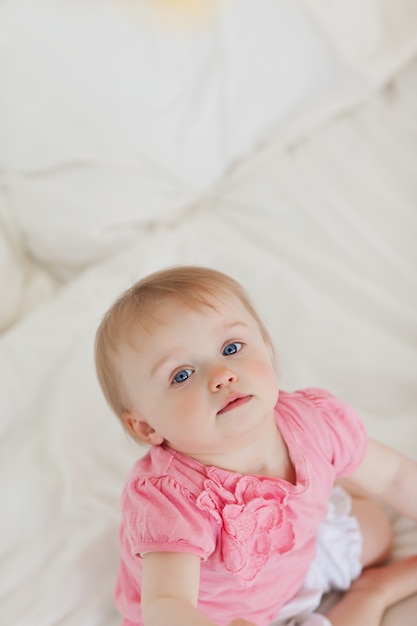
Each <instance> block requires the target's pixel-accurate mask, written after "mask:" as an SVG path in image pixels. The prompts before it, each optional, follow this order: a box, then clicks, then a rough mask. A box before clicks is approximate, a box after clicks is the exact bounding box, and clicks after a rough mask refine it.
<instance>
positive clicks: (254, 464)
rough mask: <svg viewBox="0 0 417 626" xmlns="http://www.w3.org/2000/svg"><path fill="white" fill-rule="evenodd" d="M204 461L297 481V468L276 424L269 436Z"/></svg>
mask: <svg viewBox="0 0 417 626" xmlns="http://www.w3.org/2000/svg"><path fill="white" fill-rule="evenodd" d="M204 463H205V464H206V465H215V466H217V467H220V468H221V469H225V470H228V471H231V472H236V473H239V474H250V475H256V476H270V477H271V478H281V479H283V480H286V481H288V482H291V483H293V484H295V482H296V475H295V468H294V466H293V464H292V461H291V459H290V456H289V453H288V449H287V446H286V444H285V441H284V440H283V438H282V436H281V433H280V432H279V430H278V428H276V426H275V424H274V428H273V430H272V431H271V432H269V433H268V436H266V437H264V438H262V439H260V440H256V441H255V440H251V441H250V442H246V443H245V445H243V446H242V447H237V448H236V449H235V452H234V453H233V452H232V451H230V450H229V451H228V454H227V457H226V458H223V457H222V456H219V457H213V458H212V459H210V460H209V459H205V461H204Z"/></svg>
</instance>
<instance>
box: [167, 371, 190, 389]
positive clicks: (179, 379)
mask: <svg viewBox="0 0 417 626" xmlns="http://www.w3.org/2000/svg"><path fill="white" fill-rule="evenodd" d="M192 373H193V370H191V369H185V370H180V371H179V372H177V373H176V374H175V376H174V378H173V379H172V382H173V383H175V384H177V385H178V384H179V383H183V382H185V381H186V380H187V379H188V378H190V376H191V374H192Z"/></svg>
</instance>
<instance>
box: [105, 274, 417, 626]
mask: <svg viewBox="0 0 417 626" xmlns="http://www.w3.org/2000/svg"><path fill="white" fill-rule="evenodd" d="M96 365H97V372H98V378H99V381H100V384H101V387H102V389H103V392H104V395H105V397H106V399H107V401H108V402H109V404H110V406H111V407H112V409H113V410H114V412H115V413H116V414H117V415H118V416H119V418H120V420H121V422H122V424H123V426H124V427H125V429H126V430H127V432H128V433H129V434H130V435H131V436H132V437H133V438H134V439H135V440H137V441H138V442H144V443H146V444H149V445H150V449H149V451H148V452H147V453H146V455H145V456H144V457H143V458H140V459H139V460H138V461H137V462H136V464H135V465H134V467H133V469H132V471H131V473H130V475H129V476H128V478H127V481H126V484H125V488H124V491H123V495H122V523H121V529H120V542H121V556H120V568H119V573H118V579H117V585H116V591H115V599H116V604H117V607H118V608H119V610H120V612H121V613H122V615H123V616H124V620H123V625H124V626H142V625H143V624H145V625H146V626H162V625H164V626H165V625H168V624H169V626H187V625H189V626H213V625H217V626H228V625H233V626H238V625H243V624H252V625H256V626H268V625H270V624H272V623H274V624H275V623H278V624H279V623H285V624H286V625H290V624H294V625H295V624H297V625H298V624H304V625H307V624H308V625H309V626H310V625H311V626H313V624H314V625H323V626H324V625H327V626H328V625H329V624H332V625H333V626H350V625H352V626H353V625H354V626H357V625H358V624H366V626H377V625H379V624H381V621H382V617H383V614H384V612H385V610H386V609H387V608H388V607H389V606H390V605H392V604H394V603H396V602H397V601H399V600H400V599H402V598H404V597H406V596H407V595H411V594H412V593H415V592H417V558H416V557H411V558H409V559H406V560H404V561H401V562H399V563H394V564H390V565H385V566H383V567H376V566H378V565H381V564H382V563H383V562H384V561H385V560H386V559H387V556H388V555H389V551H390V544H391V534H390V526H389V522H388V519H387V516H386V514H385V512H384V510H383V509H382V508H381V507H380V506H379V505H378V504H377V503H376V502H375V501H374V500H373V499H372V498H370V497H368V495H365V494H370V496H373V495H376V496H378V497H379V498H381V499H382V500H383V501H385V502H386V503H388V504H389V505H391V506H392V507H394V508H395V509H396V510H397V511H399V512H401V513H402V514H405V515H408V516H410V517H412V518H414V519H417V463H415V462H413V461H412V460H411V459H408V458H406V457H404V456H402V455H400V454H399V453H397V452H395V451H393V450H392V449H390V448H388V447H386V446H383V445H381V444H379V443H377V442H376V441H373V440H370V439H368V438H367V436H366V434H365V431H364V428H363V426H362V423H361V421H360V418H359V417H358V415H357V414H356V413H355V411H353V409H352V408H350V407H349V406H347V405H345V404H343V403H342V402H341V401H340V400H338V399H337V398H335V397H334V396H333V395H331V394H330V393H328V392H327V391H323V390H321V389H317V388H309V389H305V390H302V391H296V392H294V393H289V392H285V391H283V390H279V381H278V379H277V373H276V369H275V366H274V350H273V345H272V341H271V339H270V337H269V334H268V332H267V329H266V328H265V326H264V324H263V323H262V321H261V320H260V318H259V317H258V315H257V313H256V311H255V309H254V308H253V306H252V304H251V302H250V300H249V299H248V297H247V295H246V293H245V292H244V290H243V289H242V287H241V286H240V285H239V284H238V283H237V282H236V281H235V280H233V279H232V278H230V277H228V276H226V275H225V274H222V273H220V272H217V271H215V270H212V269H208V268H202V267H176V268H171V269H168V270H165V271H161V272H157V273H155V274H152V275H150V276H148V277H146V278H145V279H143V280H141V281H139V282H138V283H136V284H135V285H133V287H132V288H130V289H129V290H128V291H127V292H126V293H124V294H123V295H122V296H121V297H120V299H119V300H118V301H117V302H116V303H115V304H114V305H113V306H112V307H111V308H110V310H109V311H108V312H107V314H106V315H105V317H104V319H103V321H102V323H101V325H100V327H99V329H98V332H97V337H96ZM341 477H348V479H346V478H345V479H344V486H343V487H342V486H340V484H339V485H338V486H336V487H335V486H334V483H335V480H336V479H338V478H341ZM362 570H363V571H362ZM331 589H338V590H346V593H345V594H344V595H343V597H342V599H341V600H340V601H339V602H338V603H337V604H336V605H335V606H334V607H333V608H331V609H330V611H329V612H328V614H327V617H324V616H321V615H319V614H318V613H315V612H314V611H315V609H316V608H317V606H318V604H319V603H320V600H321V597H322V595H323V594H324V593H325V592H327V591H329V590H331Z"/></svg>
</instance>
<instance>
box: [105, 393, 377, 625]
mask: <svg viewBox="0 0 417 626" xmlns="http://www.w3.org/2000/svg"><path fill="white" fill-rule="evenodd" d="M275 416H276V423H277V427H278V428H279V430H280V432H281V434H282V436H283V438H284V441H285V443H286V445H287V448H288V451H289V454H290V457H291V460H292V462H293V464H294V467H295V470H296V478H297V480H296V484H292V483H289V482H287V481H285V480H282V479H274V478H270V477H266V476H252V475H245V474H238V473H235V472H230V471H227V470H223V469H219V468H217V467H212V466H205V465H202V464H201V463H199V462H198V461H195V460H194V459H190V458H188V457H187V456H185V455H183V454H181V453H178V452H175V451H174V450H171V449H170V448H168V447H165V446H157V447H153V448H152V449H151V450H150V451H149V452H148V453H147V454H146V456H145V457H143V458H142V459H140V460H139V461H137V463H136V464H135V465H134V467H133V469H132V471H131V473H130V475H129V477H128V479H127V482H126V485H125V488H124V491H123V495H122V523H121V529H120V541H121V555H120V568H119V573H118V578H117V584H116V590H115V601H116V605H117V607H118V609H119V610H120V612H121V613H122V615H123V616H124V621H123V626H142V624H143V621H142V616H141V610H140V589H141V573H142V559H141V554H143V553H145V552H151V551H168V552H188V553H192V554H196V555H198V556H199V557H201V579H200V593H199V605H198V606H199V608H200V609H201V610H202V611H203V612H204V613H205V614H206V615H207V617H209V618H210V619H211V620H213V622H214V623H216V624H218V625H219V626H226V624H228V623H229V622H230V621H231V620H232V619H234V618H237V617H244V618H245V619H247V620H249V621H252V622H253V623H255V624H257V626H267V625H268V624H271V622H273V621H274V619H275V618H276V617H277V615H278V613H279V611H280V609H281V607H282V606H284V605H285V604H286V603H287V602H288V601H289V600H290V599H291V598H292V596H294V594H295V593H296V592H297V591H298V589H299V588H300V587H301V585H302V583H303V581H304V579H305V576H306V573H307V571H308V568H309V565H310V563H311V561H312V560H313V558H314V556H315V550H316V539H317V532H318V526H319V524H320V522H321V521H322V520H323V519H324V518H325V517H326V513H327V506H328V500H329V495H330V492H331V489H332V486H333V482H334V480H335V478H336V477H337V476H344V475H347V474H350V473H351V472H352V471H354V470H355V469H356V468H357V467H358V466H359V465H360V463H361V461H362V459H363V457H364V455H365V451H366V446H367V437H366V434H365V431H364V428H363V425H362V422H361V420H360V418H359V417H358V415H357V414H356V413H355V411H354V410H353V409H351V408H350V407H349V406H347V405H345V404H343V403H342V402H340V401H339V400H338V399H336V398H335V397H334V396H332V395H331V394H329V393H328V392H326V391H323V390H321V389H315V388H310V389H305V390H303V391H297V392H294V393H287V392H284V391H281V392H280V394H279V399H278V402H277V405H276V408H275Z"/></svg>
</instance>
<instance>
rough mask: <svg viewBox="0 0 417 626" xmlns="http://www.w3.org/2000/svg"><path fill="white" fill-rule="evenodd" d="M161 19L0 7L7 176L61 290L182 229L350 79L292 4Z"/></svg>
mask: <svg viewBox="0 0 417 626" xmlns="http://www.w3.org/2000/svg"><path fill="white" fill-rule="evenodd" d="M213 1H214V0H213ZM153 5H154V0H152V2H148V3H146V2H139V0H137V1H136V2H124V1H122V0H120V1H117V2H116V1H114V0H91V1H90V2H85V1H84V0H61V1H60V2H59V3H57V2H56V1H55V0H5V1H3V2H2V3H1V6H0V41H2V42H3V43H2V64H1V69H0V91H1V93H2V99H1V103H0V136H1V137H2V142H1V144H0V167H2V168H3V169H4V177H5V181H6V184H7V191H8V194H9V197H10V201H11V203H12V206H13V211H14V214H15V218H16V220H17V222H18V224H19V226H20V228H21V230H22V233H23V235H24V237H25V239H26V241H27V243H28V247H29V250H30V252H31V254H33V255H34V256H35V258H37V259H39V260H41V261H42V262H46V263H51V264H53V265H54V271H58V272H61V274H63V273H65V272H69V273H72V272H76V271H79V270H80V269H81V268H83V267H84V266H85V265H87V264H90V263H92V262H95V261H97V260H99V259H100V258H102V257H105V256H108V255H109V254H113V252H114V251H115V250H119V249H120V248H121V247H123V246H125V245H127V244H128V243H129V242H130V241H132V239H133V237H134V234H135V230H137V229H140V228H143V227H150V226H152V225H154V224H158V223H160V222H161V221H163V222H166V221H167V220H175V219H178V218H179V216H181V215H182V214H183V212H185V211H186V210H189V209H191V208H192V207H194V206H195V205H196V203H198V202H200V200H201V198H202V197H203V198H204V194H206V193H208V192H209V191H210V190H211V189H212V188H213V184H214V183H215V182H216V181H217V180H218V179H219V178H220V177H221V176H222V174H223V173H224V172H225V170H226V169H227V168H228V167H229V166H230V165H231V164H232V163H233V162H234V161H235V160H236V159H238V158H240V157H242V156H243V155H244V154H246V153H247V152H248V150H250V149H251V148H252V147H253V145H254V144H255V143H256V142H257V141H259V140H260V139H262V138H263V137H264V136H265V135H266V133H267V132H268V129H269V128H270V127H271V126H272V125H273V124H275V123H277V122H282V121H283V120H285V119H286V118H287V117H288V116H290V115H292V116H294V114H295V113H297V112H299V111H300V110H303V107H304V108H306V107H308V104H309V101H310V99H311V98H312V97H316V96H317V95H319V94H320V93H321V91H322V90H327V89H328V88H329V86H330V85H332V84H333V81H334V79H335V77H336V76H339V77H340V75H341V74H343V72H344V71H345V70H344V68H343V65H341V64H340V61H339V60H338V59H337V57H336V56H335V55H334V52H333V50H332V48H331V47H330V46H329V44H328V43H327V41H326V39H325V38H324V37H323V36H322V35H321V33H320V31H319V29H318V28H317V26H316V25H315V22H314V20H311V21H310V16H309V12H308V11H307V10H304V9H303V8H301V7H300V5H297V3H295V2H293V0H261V1H260V0H228V2H223V0H222V2H218V3H216V4H215V6H216V7H217V10H216V11H213V12H211V13H210V14H209V15H208V16H207V18H206V19H205V20H202V21H200V22H196V23H194V24H193V25H191V26H190V24H189V23H181V22H179V21H178V20H177V21H175V22H169V21H167V20H165V21H164V20H162V19H161V17H160V15H159V16H158V14H156V13H155V12H152V10H151V8H150V7H151V6H153Z"/></svg>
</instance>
